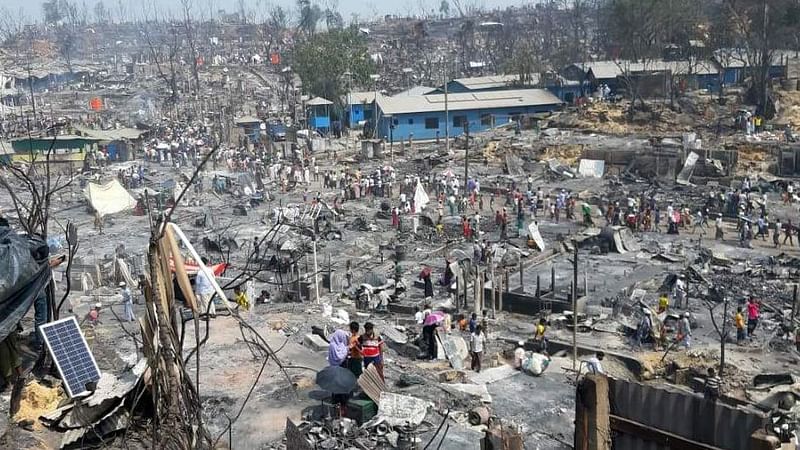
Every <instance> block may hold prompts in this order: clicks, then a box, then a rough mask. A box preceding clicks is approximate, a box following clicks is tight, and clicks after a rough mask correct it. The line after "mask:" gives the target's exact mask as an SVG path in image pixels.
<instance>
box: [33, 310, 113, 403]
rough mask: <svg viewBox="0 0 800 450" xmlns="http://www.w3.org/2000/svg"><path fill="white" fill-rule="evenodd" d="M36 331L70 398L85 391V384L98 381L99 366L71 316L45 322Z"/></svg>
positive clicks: (76, 322)
mask: <svg viewBox="0 0 800 450" xmlns="http://www.w3.org/2000/svg"><path fill="white" fill-rule="evenodd" d="M39 330H40V331H41V332H42V336H43V337H44V342H45V345H47V350H48V351H49V352H50V356H51V357H52V358H53V360H54V361H55V363H56V368H57V369H58V374H59V375H60V376H61V380H62V381H63V382H64V390H65V391H66V392H67V395H69V396H70V398H73V397H76V396H79V395H83V394H85V393H87V392H88V390H87V389H86V383H89V382H93V381H94V382H97V381H99V380H100V368H99V367H98V366H97V361H96V360H95V359H94V354H92V351H91V350H90V349H89V344H88V343H87V342H86V338H85V337H84V336H83V333H82V332H81V329H80V327H79V326H78V321H77V320H76V319H75V317H74V316H70V317H68V318H66V319H61V320H57V321H55V322H49V323H47V324H44V325H42V326H40V327H39ZM82 352H83V353H82ZM84 353H85V354H84ZM76 359H77V361H76ZM76 362H77V363H76Z"/></svg>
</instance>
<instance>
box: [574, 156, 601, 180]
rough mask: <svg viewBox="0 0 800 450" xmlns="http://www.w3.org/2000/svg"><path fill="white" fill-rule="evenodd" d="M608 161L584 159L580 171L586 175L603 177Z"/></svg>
mask: <svg viewBox="0 0 800 450" xmlns="http://www.w3.org/2000/svg"><path fill="white" fill-rule="evenodd" d="M605 169H606V162H605V161H604V160H602V159H582V160H581V164H580V166H578V173H579V174H581V175H582V176H584V177H594V178H603V172H604V171H605Z"/></svg>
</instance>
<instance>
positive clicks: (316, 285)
mask: <svg viewBox="0 0 800 450" xmlns="http://www.w3.org/2000/svg"><path fill="white" fill-rule="evenodd" d="M311 245H312V248H313V249H314V296H315V297H316V299H317V304H319V267H318V266H317V235H316V233H315V234H314V240H313V241H311Z"/></svg>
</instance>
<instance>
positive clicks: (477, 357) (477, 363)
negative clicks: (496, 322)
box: [469, 325, 486, 372]
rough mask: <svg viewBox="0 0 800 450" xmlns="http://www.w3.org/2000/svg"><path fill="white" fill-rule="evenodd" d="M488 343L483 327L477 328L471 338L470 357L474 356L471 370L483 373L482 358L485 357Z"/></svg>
mask: <svg viewBox="0 0 800 450" xmlns="http://www.w3.org/2000/svg"><path fill="white" fill-rule="evenodd" d="M485 343H486V335H485V334H483V330H482V329H481V326H480V325H478V326H477V327H475V332H474V333H472V335H471V336H470V338H469V348H470V355H471V356H472V363H471V364H470V368H471V369H472V370H474V371H475V372H480V371H481V356H482V355H483V346H484V344H485Z"/></svg>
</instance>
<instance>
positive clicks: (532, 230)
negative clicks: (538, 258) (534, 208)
mask: <svg viewBox="0 0 800 450" xmlns="http://www.w3.org/2000/svg"><path fill="white" fill-rule="evenodd" d="M528 237H530V238H531V239H532V240H533V242H535V243H536V246H537V247H538V248H539V251H540V252H543V251H544V239H542V235H541V233H539V225H538V224H537V223H536V222H531V224H530V225H528Z"/></svg>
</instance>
